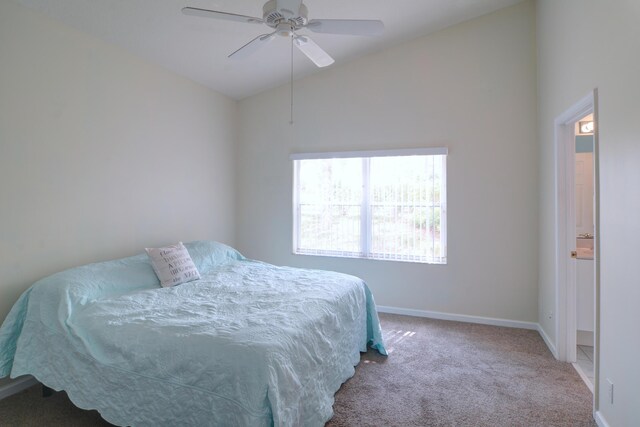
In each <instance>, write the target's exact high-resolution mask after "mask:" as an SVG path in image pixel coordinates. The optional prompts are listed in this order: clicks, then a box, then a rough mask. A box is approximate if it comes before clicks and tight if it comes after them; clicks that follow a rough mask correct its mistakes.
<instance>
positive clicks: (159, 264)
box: [145, 242, 200, 288]
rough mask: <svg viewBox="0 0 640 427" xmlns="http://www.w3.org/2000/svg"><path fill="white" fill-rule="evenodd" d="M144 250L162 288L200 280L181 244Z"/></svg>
mask: <svg viewBox="0 0 640 427" xmlns="http://www.w3.org/2000/svg"><path fill="white" fill-rule="evenodd" d="M145 250H146V251H147V255H149V259H150V260H151V266H152V267H153V271H155V272H156V276H158V279H160V284H161V285H162V287H164V288H166V287H170V286H175V285H179V284H180V283H186V282H191V281H192V280H198V279H199V278H200V273H199V272H198V269H197V268H196V265H195V264H194V263H193V260H192V259H191V256H190V255H189V251H187V248H185V247H184V245H183V244H182V242H178V244H177V245H171V246H165V247H163V248H145Z"/></svg>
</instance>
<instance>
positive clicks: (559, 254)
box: [554, 89, 600, 409]
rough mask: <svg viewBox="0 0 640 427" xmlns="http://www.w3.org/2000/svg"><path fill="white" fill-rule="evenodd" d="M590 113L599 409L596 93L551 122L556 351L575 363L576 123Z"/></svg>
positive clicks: (595, 388)
mask: <svg viewBox="0 0 640 427" xmlns="http://www.w3.org/2000/svg"><path fill="white" fill-rule="evenodd" d="M590 113H593V116H594V117H593V119H594V125H595V128H594V133H593V140H594V147H593V148H594V149H593V164H594V192H595V197H594V235H595V237H594V263H595V266H594V267H595V275H594V281H595V284H594V285H595V307H594V310H595V313H594V314H595V322H594V323H595V324H594V373H595V375H594V381H595V384H594V406H595V408H596V409H597V407H598V405H597V402H598V382H599V381H598V373H599V359H600V357H599V356H600V354H599V353H600V352H599V348H600V174H599V171H600V168H599V133H598V90H597V89H594V90H593V91H592V92H591V93H589V94H588V95H586V96H585V97H584V98H582V99H580V100H579V101H578V102H576V103H575V104H574V105H573V106H572V107H570V108H569V109H568V110H566V111H565V112H564V113H562V114H561V115H560V116H558V117H557V118H556V120H555V122H554V133H555V159H556V162H555V163H556V164H555V166H556V230H555V231H556V245H555V247H556V253H555V256H556V278H555V279H556V307H555V312H556V316H555V317H556V351H557V358H558V359H559V360H561V361H565V362H575V361H576V333H577V318H576V313H577V302H576V299H577V294H576V292H577V289H576V262H575V260H573V259H572V258H571V257H570V251H571V250H574V249H575V245H576V242H575V223H576V220H575V123H576V122H577V121H578V120H579V119H581V118H582V117H584V116H586V115H588V114H590Z"/></svg>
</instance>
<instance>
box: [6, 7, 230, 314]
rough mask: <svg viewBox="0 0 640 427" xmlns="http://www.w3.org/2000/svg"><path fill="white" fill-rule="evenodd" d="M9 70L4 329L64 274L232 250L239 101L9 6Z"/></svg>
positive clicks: (7, 74) (7, 19) (28, 11)
mask: <svg viewBox="0 0 640 427" xmlns="http://www.w3.org/2000/svg"><path fill="white" fill-rule="evenodd" d="M0 64H1V65H0V272H2V279H1V280H0V319H4V317H5V315H6V314H7V313H8V311H9V309H10V307H11V306H12V305H13V303H14V302H15V300H16V299H17V298H18V296H19V295H20V293H21V292H22V291H24V290H25V289H26V288H27V287H28V286H29V285H31V284H32V283H33V282H34V281H35V280H36V279H39V278H41V277H43V276H45V275H48V274H51V273H54V272H56V271H59V270H61V269H64V268H67V267H71V266H75V265H79V264H84V263H87V262H91V261H99V260H104V259H108V258H116V257H122V256H127V255H132V254H135V253H139V252H140V251H142V250H143V248H144V247H145V246H152V245H160V244H165V243H171V242H175V241H177V240H185V241H187V240H193V239H217V240H220V241H223V242H227V243H230V244H233V243H235V242H234V228H235V224H234V214H233V213H234V212H233V210H234V205H235V201H234V191H233V185H234V184H233V178H234V177H233V173H234V172H233V168H234V164H235V160H234V147H233V141H234V140H235V138H236V136H235V129H236V126H235V120H236V116H237V112H236V102H235V101H232V100H230V99H228V98H226V97H224V96H222V95H220V94H217V93H215V92H212V91H210V90H208V89H205V88H204V87H202V86H199V85H197V84H195V83H192V82H190V81H188V80H186V79H183V78H180V77H177V76H175V75H173V74H171V73H169V72H166V71H164V70H162V69H159V68H158V67H156V66H152V65H149V64H147V63H145V62H143V61H141V60H139V59H136V58H134V57H133V56H131V55H129V54H128V53H125V52H124V51H121V50H119V49H117V48H115V47H112V46H110V45H108V44H105V43H103V42H100V41H98V40H96V39H93V38H91V37H89V36H87V35H85V34H83V33H80V32H77V31H75V30H72V29H69V28H67V27H65V26H62V25H60V24H58V23H55V22H53V21H51V20H49V19H46V18H44V17H42V16H40V15H38V14H36V13H34V12H32V11H30V10H28V9H26V8H24V7H22V6H17V5H15V4H14V3H12V2H6V1H3V2H0Z"/></svg>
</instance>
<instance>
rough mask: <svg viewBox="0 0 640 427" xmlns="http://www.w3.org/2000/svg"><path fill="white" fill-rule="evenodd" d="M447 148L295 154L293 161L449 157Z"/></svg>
mask: <svg viewBox="0 0 640 427" xmlns="http://www.w3.org/2000/svg"><path fill="white" fill-rule="evenodd" d="M447 154H449V150H448V149H447V147H426V148H403V149H398V150H370V151H332V152H327V153H293V154H291V155H290V156H289V159H291V160H311V159H347V158H353V157H391V156H435V155H447Z"/></svg>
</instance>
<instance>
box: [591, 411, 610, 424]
mask: <svg viewBox="0 0 640 427" xmlns="http://www.w3.org/2000/svg"><path fill="white" fill-rule="evenodd" d="M593 419H594V420H596V424H598V427H609V423H607V421H606V420H605V419H604V416H602V412H600V411H596V412H594V413H593Z"/></svg>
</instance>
